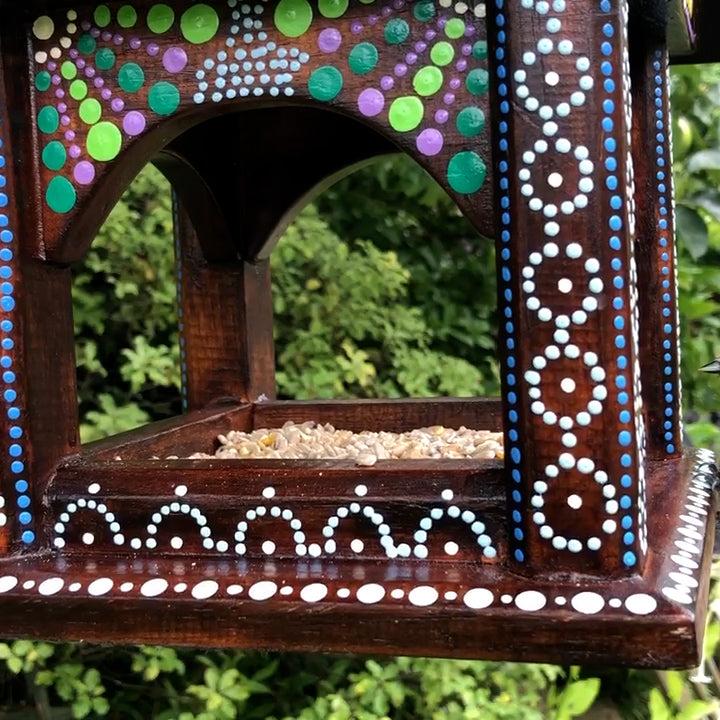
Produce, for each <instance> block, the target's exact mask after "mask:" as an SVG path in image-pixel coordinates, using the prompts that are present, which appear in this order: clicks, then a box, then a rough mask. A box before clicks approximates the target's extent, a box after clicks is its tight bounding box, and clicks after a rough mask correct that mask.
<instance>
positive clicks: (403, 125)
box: [388, 95, 425, 132]
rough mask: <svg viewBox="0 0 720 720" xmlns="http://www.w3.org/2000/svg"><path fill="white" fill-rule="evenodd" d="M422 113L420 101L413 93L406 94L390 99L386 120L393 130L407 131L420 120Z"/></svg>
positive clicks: (423, 111)
mask: <svg viewBox="0 0 720 720" xmlns="http://www.w3.org/2000/svg"><path fill="white" fill-rule="evenodd" d="M424 113H425V108H424V107H423V104H422V101H421V100H420V99H419V98H416V97H415V96H414V95H406V96H404V97H399V98H396V99H395V100H393V101H392V103H391V105H390V111H389V113H388V120H389V122H390V126H391V127H392V128H393V130H397V131H398V132H409V131H410V130H414V129H415V128H416V127H417V126H418V125H419V124H420V123H421V122H422V119H423V115H424Z"/></svg>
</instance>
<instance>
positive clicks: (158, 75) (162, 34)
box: [35, 0, 487, 206]
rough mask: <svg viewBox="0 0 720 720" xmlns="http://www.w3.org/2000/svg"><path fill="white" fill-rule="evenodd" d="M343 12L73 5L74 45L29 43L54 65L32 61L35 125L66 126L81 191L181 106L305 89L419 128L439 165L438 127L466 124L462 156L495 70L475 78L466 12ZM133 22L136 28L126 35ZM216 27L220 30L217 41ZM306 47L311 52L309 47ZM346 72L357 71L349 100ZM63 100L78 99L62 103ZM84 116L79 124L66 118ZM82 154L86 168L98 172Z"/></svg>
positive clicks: (299, 7) (476, 130) (321, 5)
mask: <svg viewBox="0 0 720 720" xmlns="http://www.w3.org/2000/svg"><path fill="white" fill-rule="evenodd" d="M373 1H375V0H370V2H373ZM367 4H370V3H369V2H368V3H367ZM380 5H381V6H380ZM348 7H349V0H318V4H317V5H313V4H312V3H311V1H310V0H279V2H278V3H277V4H276V5H274V8H273V6H272V5H265V4H261V3H257V4H255V5H251V4H249V3H247V4H246V3H241V2H240V0H223V2H217V3H215V2H210V1H209V0H207V2H204V3H203V2H193V0H188V2H187V4H186V5H185V6H184V8H183V9H178V8H176V7H173V6H172V4H171V3H169V2H167V1H166V2H164V3H158V2H150V3H148V4H147V5H146V6H144V7H139V6H137V5H134V4H132V3H126V4H120V5H116V4H112V5H99V6H98V7H96V8H95V10H94V12H93V14H92V16H91V18H90V20H89V21H88V20H83V19H82V18H77V14H76V16H75V19H74V20H73V24H75V20H76V21H77V24H76V25H77V27H76V30H75V31H74V32H77V33H78V34H77V35H76V37H75V38H74V40H70V38H68V41H67V44H63V43H58V44H59V45H60V47H57V48H54V49H52V48H49V47H45V46H40V47H38V48H37V51H36V52H35V56H36V62H37V63H38V64H39V65H43V64H47V67H46V68H43V67H38V68H37V70H36V74H35V87H36V90H37V92H38V93H53V97H50V96H48V98H47V100H46V103H45V105H46V106H47V108H48V109H47V110H44V111H41V112H42V113H43V114H42V117H41V116H40V115H39V116H38V129H39V130H40V131H41V132H43V133H45V134H53V133H55V132H57V131H58V130H59V129H60V130H63V132H64V138H63V139H62V140H61V144H63V146H64V149H65V152H66V160H65V165H64V167H67V160H68V159H70V160H72V161H73V162H74V165H73V166H72V167H70V168H69V169H68V170H67V173H69V174H68V175H67V177H68V178H69V181H70V182H71V183H75V187H76V188H77V189H79V188H80V187H81V186H83V187H84V186H87V185H90V184H92V182H93V181H94V180H95V178H96V177H97V175H98V174H99V172H100V168H99V167H98V166H97V163H102V162H110V161H111V160H112V159H115V158H116V157H117V155H119V153H120V152H121V150H122V147H123V143H124V142H126V141H129V140H130V139H132V138H136V137H138V136H140V135H141V134H142V133H144V132H145V131H146V130H147V128H148V127H149V125H150V124H151V123H157V122H158V121H159V119H160V118H162V117H165V116H168V115H171V114H173V113H175V112H177V111H178V110H179V108H180V107H181V106H185V105H186V104H188V103H194V104H201V103H208V102H213V103H218V102H221V101H225V100H232V99H234V98H242V97H247V96H253V97H261V96H263V95H267V96H271V97H277V96H285V97H290V96H292V95H294V94H295V93H296V92H298V91H299V92H301V93H303V94H304V95H305V96H306V97H310V98H311V99H313V100H314V101H316V102H320V103H329V102H332V103H339V104H340V105H343V106H345V107H350V108H355V111H356V112H358V113H359V115H361V116H363V117H366V118H372V119H373V121H374V122H375V123H378V124H379V125H380V126H385V127H386V128H387V127H388V126H389V128H390V129H392V130H393V131H394V132H398V133H412V136H411V137H410V138H408V140H409V142H410V143H413V144H414V145H415V147H416V148H417V152H418V153H419V154H420V155H422V156H423V157H425V158H428V159H429V158H433V157H435V156H441V157H442V158H443V159H442V160H439V161H437V162H438V171H439V172H442V171H443V168H444V169H445V170H447V167H448V165H447V163H448V162H449V161H450V160H451V158H450V157H449V156H445V155H444V153H445V152H447V148H446V142H445V134H444V133H445V132H446V131H445V130H443V125H445V126H446V127H448V125H446V124H447V123H448V121H449V120H452V121H453V122H454V123H455V125H456V126H457V127H458V128H462V130H461V131H460V135H461V136H462V138H461V140H460V143H459V146H456V148H455V152H456V154H457V151H460V150H466V151H472V152H475V149H476V148H473V145H472V144H469V143H471V142H473V143H474V142H475V141H474V138H477V137H478V136H480V134H481V133H482V132H483V130H484V126H485V121H484V114H483V112H482V110H481V109H480V108H477V112H475V111H472V110H469V111H467V112H465V113H464V114H463V115H462V116H460V112H461V111H462V110H463V105H471V106H472V107H473V108H476V105H477V104H479V103H477V104H476V103H472V102H471V100H470V98H469V97H468V93H469V89H470V88H472V89H473V90H474V91H475V92H477V93H478V94H484V93H486V92H487V88H486V85H487V75H486V73H485V74H483V73H484V71H482V72H481V73H477V72H475V74H471V73H472V72H473V71H476V70H480V69H481V68H478V67H477V62H476V61H477V60H478V59H479V56H480V55H481V54H483V53H479V52H478V51H476V49H475V48H476V47H477V46H478V43H484V40H482V39H480V38H477V29H476V27H473V26H472V24H471V23H468V22H466V19H464V18H463V17H462V14H463V12H464V11H461V10H459V9H457V8H454V7H453V10H448V9H447V8H448V7H449V6H448V5H447V4H445V0H443V1H442V2H439V4H438V3H436V2H435V0H415V1H413V0H380V3H379V6H378V8H377V10H376V11H375V12H374V13H372V14H368V15H367V16H362V15H355V16H354V17H350V18H347V19H346V18H345V17H344V16H345V15H346V14H347V11H348ZM223 8H224V13H225V14H223ZM54 22H57V21H54ZM39 25H40V26H41V25H42V23H41V22H40V23H39ZM311 26H314V27H311ZM136 27H137V30H136V31H134V32H136V33H137V34H129V33H125V32H123V31H124V30H129V29H130V28H136ZM221 27H222V33H223V34H224V37H218V34H219V33H220V30H221ZM308 31H310V33H309V35H308V36H307V37H305V38H302V40H299V41H298V42H297V44H296V43H293V42H292V41H290V42H288V43H287V44H283V39H284V38H290V39H292V38H296V37H298V38H299V37H301V36H303V35H304V34H305V33H308ZM53 32H55V29H53ZM68 32H70V31H68ZM143 33H144V35H143ZM148 33H150V35H149V34H148ZM166 34H167V35H166ZM155 36H157V38H155ZM473 36H475V37H473ZM38 39H39V38H38ZM168 39H169V40H170V41H169V42H168V41H167V40H168ZM211 41H212V45H210V43H211ZM51 42H52V41H51ZM73 43H74V44H73ZM308 43H310V44H311V45H312V47H313V49H315V50H316V53H313V52H312V51H309V52H308V51H305V50H304V49H303V48H304V47H308ZM205 46H207V47H205ZM484 47H485V52H484V55H485V57H486V45H484ZM384 53H387V57H386V56H385V54H384ZM323 58H324V61H323ZM381 60H382V61H384V66H383V68H382V72H378V68H379V67H380V66H381ZM306 66H307V67H306ZM305 67H306V73H304V78H303V80H302V81H300V82H299V83H298V80H297V77H298V73H299V72H301V71H303V70H305ZM181 73H186V75H185V77H184V79H185V78H187V77H190V76H192V77H193V80H192V82H193V84H194V85H195V88H196V89H194V90H193V91H191V94H190V95H189V96H187V95H185V90H184V85H181V84H180V83H179V82H178V81H177V80H176V78H175V77H174V76H178V75H180V74H181ZM349 73H350V74H352V75H354V76H356V80H355V83H356V86H357V89H355V86H353V94H352V95H349V94H348V83H347V79H348V75H349ZM150 78H152V81H151V80H150ZM133 96H136V97H133ZM137 96H140V97H137ZM67 98H70V99H72V100H74V101H76V103H77V105H73V104H70V106H68V102H67ZM140 98H142V100H141V99H140ZM460 98H461V99H462V104H460V103H458V102H457V101H458V99H460ZM143 102H144V103H145V105H146V107H145V109H143V108H142V106H141V105H142V103H143ZM456 103H457V104H458V105H459V107H456V106H455V105H456ZM40 106H41V107H42V103H41V104H40ZM76 120H78V121H80V122H81V123H82V124H78V125H77V126H76V125H75V124H72V123H74V121H76ZM76 135H77V137H76ZM463 138H467V140H466V141H465V142H467V143H468V144H467V145H465V146H463ZM48 139H49V140H50V139H51V138H48ZM84 153H85V156H86V157H83V154H84ZM478 157H479V156H478ZM55 162H57V161H55ZM81 163H89V164H90V165H91V166H92V168H93V172H92V173H90V171H89V168H88V166H87V165H81ZM465 166H467V167H468V168H469V169H470V171H471V176H472V179H471V180H470V181H468V183H467V186H468V187H474V186H477V185H479V184H481V183H478V180H477V177H478V173H477V168H476V167H475V166H474V165H473V164H472V163H469V162H466V165H463V164H462V163H461V162H459V161H458V160H456V161H455V165H454V166H453V167H455V168H456V169H458V168H460V169H462V168H463V167H465ZM47 169H48V170H50V168H47ZM52 172H57V171H52ZM458 172H459V171H458ZM455 174H457V173H455ZM90 177H92V180H89V178H90ZM50 179H51V178H50V177H49V176H48V178H47V180H48V182H49V180H50ZM456 185H457V186H458V187H460V186H461V185H462V183H461V182H460V181H459V180H458V181H456ZM55 205H56V206H61V205H62V203H59V202H57V201H56V202H55Z"/></svg>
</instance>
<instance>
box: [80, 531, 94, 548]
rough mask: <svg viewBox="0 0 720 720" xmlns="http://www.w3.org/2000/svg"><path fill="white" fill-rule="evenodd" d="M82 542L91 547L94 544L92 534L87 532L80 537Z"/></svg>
mask: <svg viewBox="0 0 720 720" xmlns="http://www.w3.org/2000/svg"><path fill="white" fill-rule="evenodd" d="M82 541H83V542H84V543H85V544H86V545H92V544H93V543H94V542H95V536H94V535H93V534H92V533H89V532H87V533H85V534H84V535H83V536H82Z"/></svg>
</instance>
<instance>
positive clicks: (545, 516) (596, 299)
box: [488, 0, 647, 576]
mask: <svg viewBox="0 0 720 720" xmlns="http://www.w3.org/2000/svg"><path fill="white" fill-rule="evenodd" d="M488 22H489V30H488V36H489V41H490V46H491V52H490V58H491V61H492V64H493V68H492V70H491V72H492V74H493V80H494V101H495V102H494V103H493V105H492V106H493V108H494V110H495V117H494V122H495V137H494V143H495V155H494V163H495V170H496V174H495V178H496V207H497V221H498V225H497V237H498V253H497V254H498V273H499V294H500V309H501V314H502V318H503V327H502V335H501V339H500V342H501V345H502V357H503V395H504V402H505V408H506V418H505V422H506V458H507V472H508V478H507V482H508V513H509V537H510V543H511V553H510V555H511V557H513V558H514V560H515V562H516V564H517V567H518V569H520V570H524V571H526V572H528V573H534V572H540V571H545V572H547V570H548V568H553V569H554V570H557V571H576V572H583V573H589V574H597V575H605V576H607V575H613V574H625V573H636V572H638V571H640V570H642V567H643V562H644V556H645V552H646V548H647V539H646V509H645V487H644V485H645V479H644V427H643V424H644V423H643V417H642V395H641V388H640V377H639V375H640V370H639V364H638V362H637V353H638V348H637V342H638V334H637V323H638V318H637V307H636V301H637V290H636V275H637V272H636V268H635V260H634V247H633V245H634V232H635V231H634V224H635V219H634V212H635V207H634V205H635V200H634V181H633V163H632V155H631V138H630V128H631V122H632V110H631V103H630V87H629V79H630V78H629V61H628V53H627V23H628V10H627V2H623V1H620V0H575V1H574V2H572V3H570V2H566V0H552V1H550V2H533V1H532V0H521V1H520V2H515V1H510V0H493V3H492V8H490V9H489V10H488Z"/></svg>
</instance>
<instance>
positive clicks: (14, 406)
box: [0, 128, 35, 545]
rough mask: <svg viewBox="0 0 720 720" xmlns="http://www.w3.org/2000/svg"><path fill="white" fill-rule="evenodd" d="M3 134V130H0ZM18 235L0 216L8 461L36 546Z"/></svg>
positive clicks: (24, 523) (0, 360)
mask: <svg viewBox="0 0 720 720" xmlns="http://www.w3.org/2000/svg"><path fill="white" fill-rule="evenodd" d="M0 130H2V128H0ZM6 165H7V160H6V158H5V143H4V140H3V136H2V133H0V171H4V169H5V167H6ZM7 182H8V181H7V176H6V175H5V174H4V172H0V188H2V189H3V190H5V188H6V187H7ZM8 204H9V198H8V194H7V192H2V193H0V207H1V208H5V207H7V205H8ZM15 245H16V240H15V233H14V232H13V230H12V228H11V227H10V217H9V215H8V214H7V213H6V212H2V213H0V372H1V375H2V382H3V386H2V397H3V401H4V403H5V416H6V417H7V419H8V420H9V421H10V422H9V423H8V428H7V435H8V438H7V445H6V446H5V452H6V461H7V462H8V463H9V467H10V475H11V476H12V478H13V485H14V489H15V493H16V496H15V502H16V505H17V507H18V511H19V512H18V513H17V516H16V520H17V522H18V523H19V525H20V527H21V528H22V532H21V533H20V540H21V541H22V542H23V544H25V545H31V544H32V543H34V542H35V532H34V531H33V529H32V524H33V511H32V499H31V497H30V494H29V492H30V486H29V484H28V482H27V480H25V478H24V477H23V476H24V475H25V470H26V468H25V445H24V437H25V430H24V428H23V412H22V410H21V409H20V407H19V403H18V383H17V375H16V374H15V357H14V349H15V339H14V335H15V320H14V311H15V269H14V261H15V252H16V250H15Z"/></svg>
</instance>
